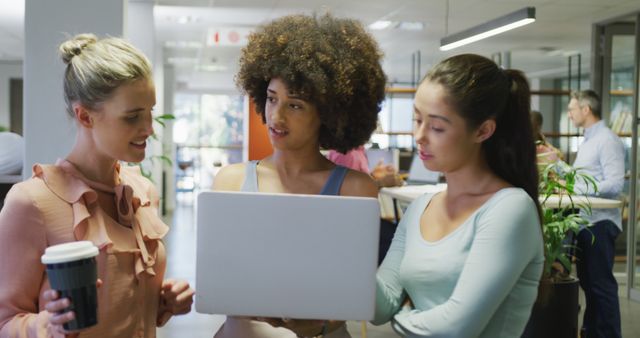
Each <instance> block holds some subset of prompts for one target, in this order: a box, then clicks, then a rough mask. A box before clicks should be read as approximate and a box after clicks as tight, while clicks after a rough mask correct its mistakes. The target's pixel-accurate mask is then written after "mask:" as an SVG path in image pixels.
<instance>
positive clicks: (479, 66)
mask: <svg viewBox="0 0 640 338" xmlns="http://www.w3.org/2000/svg"><path fill="white" fill-rule="evenodd" d="M529 95H530V94H529V85H528V83H527V80H526V78H525V77H524V75H523V74H522V73H521V72H519V71H515V70H502V69H500V68H499V67H498V66H497V65H496V64H495V63H494V62H492V61H491V60H489V59H486V58H484V57H481V56H478V55H471V54H467V55H459V56H454V57H451V58H448V59H446V60H444V61H442V62H441V63H439V64H438V65H436V66H435V68H433V69H432V70H431V71H430V72H429V73H428V74H427V76H426V77H425V78H424V80H423V81H422V82H421V84H420V86H419V87H418V90H417V92H416V97H415V103H414V136H415V139H416V143H417V146H418V151H419V155H420V158H421V159H422V161H423V163H424V165H425V166H426V167H427V168H429V169H430V170H434V171H441V172H443V173H444V175H445V177H446V179H447V189H446V190H445V191H443V192H440V193H437V194H427V195H424V196H421V197H419V198H417V199H416V200H415V201H414V202H413V203H412V204H411V205H410V206H409V208H408V209H407V211H406V213H405V214H404V216H403V218H402V221H401V222H400V224H399V226H398V229H397V231H396V234H395V236H394V238H393V242H392V244H391V248H390V249H389V251H388V253H387V256H386V257H385V259H384V261H383V263H382V265H381V266H380V269H379V271H378V276H377V279H378V288H377V306H376V318H375V319H374V321H373V322H374V324H382V323H385V322H387V321H389V320H391V321H392V324H393V327H394V328H395V329H396V330H397V331H398V332H399V333H400V334H402V335H406V336H411V337H432V336H433V337H492V338H497V337H519V336H520V335H521V334H522V331H523V330H524V327H525V325H526V323H527V320H528V319H529V315H530V313H531V308H532V307H533V303H534V301H535V299H536V295H537V291H538V282H539V280H540V276H541V274H542V266H543V262H544V256H543V244H542V231H541V227H540V206H539V203H538V193H537V185H538V184H537V183H538V176H537V169H536V153H535V152H536V150H535V144H534V141H533V136H532V131H531V121H530V118H529Z"/></svg>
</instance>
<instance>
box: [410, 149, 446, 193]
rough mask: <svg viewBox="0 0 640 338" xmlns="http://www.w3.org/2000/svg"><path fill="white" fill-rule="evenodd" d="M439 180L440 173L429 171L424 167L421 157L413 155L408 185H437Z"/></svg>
mask: <svg viewBox="0 0 640 338" xmlns="http://www.w3.org/2000/svg"><path fill="white" fill-rule="evenodd" d="M439 179H440V172H439V171H432V170H429V169H428V168H427V167H425V166H424V163H423V162H422V160H421V159H420V155H418V154H415V155H413V160H412V161H411V168H409V177H408V178H407V183H408V184H413V185H417V184H437V183H438V181H439Z"/></svg>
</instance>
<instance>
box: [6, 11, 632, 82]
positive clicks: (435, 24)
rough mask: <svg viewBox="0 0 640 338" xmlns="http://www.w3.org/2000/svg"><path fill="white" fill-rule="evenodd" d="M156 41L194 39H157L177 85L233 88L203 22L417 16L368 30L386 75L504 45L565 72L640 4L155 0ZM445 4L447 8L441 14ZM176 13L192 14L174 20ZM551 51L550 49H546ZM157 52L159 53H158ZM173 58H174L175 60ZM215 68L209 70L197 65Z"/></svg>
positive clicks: (542, 72) (14, 39) (222, 50)
mask: <svg viewBox="0 0 640 338" xmlns="http://www.w3.org/2000/svg"><path fill="white" fill-rule="evenodd" d="M155 2H156V7H155V20H156V39H157V46H166V44H165V43H166V42H167V41H174V42H175V41H184V42H194V43H196V45H198V44H199V45H201V46H200V47H187V48H185V47H180V48H178V47H163V48H162V53H161V54H163V62H165V63H167V62H168V60H169V58H171V60H172V61H174V62H176V63H173V64H174V67H175V69H176V79H177V81H178V84H179V88H183V89H195V90H212V89H213V90H215V89H216V88H233V76H234V73H235V71H236V69H237V60H238V55H239V52H240V47H202V45H203V44H204V42H205V39H206V37H207V34H208V33H207V32H208V29H209V28H248V29H251V28H253V27H255V26H256V25H258V24H261V23H264V22H267V21H269V20H271V19H273V18H276V17H279V16H282V15H285V14H290V13H308V14H309V13H318V14H322V13H324V12H326V11H329V12H331V13H332V14H333V15H336V16H347V17H353V18H356V19H359V20H361V21H362V22H363V23H364V24H365V25H368V24H371V23H372V22H374V21H376V20H381V19H384V20H391V21H418V22H422V23H423V24H424V30H422V31H418V32H416V31H403V30H398V29H387V30H384V31H372V33H373V35H374V37H375V38H376V39H377V40H378V42H379V44H380V46H381V47H382V49H383V51H384V53H385V59H384V64H383V66H384V69H385V71H386V72H387V74H388V77H389V79H390V80H391V81H398V82H410V81H411V71H412V68H411V60H412V54H413V53H414V52H416V51H418V50H420V52H421V56H422V57H421V65H422V67H421V73H422V74H424V73H425V72H426V70H427V69H428V68H429V67H430V66H431V65H433V64H435V63H436V62H438V61H439V60H441V59H443V58H444V57H446V56H449V55H453V54H459V53H466V52H472V53H479V54H483V55H486V56H490V55H492V54H494V53H497V52H501V51H510V52H511V66H512V68H518V69H522V70H524V71H525V72H526V73H527V74H528V75H529V76H531V77H546V76H553V75H558V74H566V72H567V56H566V54H569V53H575V52H578V53H580V54H581V55H582V61H583V64H582V69H583V70H588V69H589V62H590V60H589V57H590V55H589V54H590V49H591V41H590V39H591V27H592V24H593V23H595V22H599V21H602V20H605V19H609V18H611V17H616V16H620V15H623V14H626V13H631V12H636V11H638V10H640V1H638V0H528V1H525V0H448V1H447V0H349V1H347V0H308V1H301V0H156V1H155ZM20 3H22V6H23V4H24V0H0V61H1V60H20V59H22V55H23V49H24V47H23V45H24V43H23V41H24V33H23V31H24V30H23V27H22V25H23V24H22V21H23V20H22V17H23V16H24V9H23V7H22V8H20V6H21V5H20ZM447 5H448V16H447ZM525 6H535V7H536V18H537V21H536V22H535V23H533V24H530V25H527V26H524V27H521V28H518V29H515V30H513V31H510V32H507V33H504V34H501V35H498V36H494V37H491V38H489V39H486V40H482V41H479V42H476V43H474V44H471V45H467V46H464V47H461V48H457V49H454V50H452V51H449V52H440V51H439V49H438V47H439V44H440V42H439V41H440V38H442V37H443V36H445V35H447V33H448V34H451V33H455V32H458V31H461V30H464V29H466V28H469V27H472V26H474V25H476V24H480V23H482V22H485V21H488V20H490V19H493V18H495V17H499V16H501V15H504V14H507V13H509V12H512V11H515V10H518V9H520V8H522V7H525ZM181 17H183V18H184V17H190V18H191V21H190V22H187V23H184V24H180V23H177V22H176V21H177V20H178V18H181ZM550 51H551V52H550ZM159 54H160V53H159ZM176 58H180V59H178V61H175V60H176ZM206 68H209V69H211V68H215V69H216V70H215V71H205V70H202V69H206Z"/></svg>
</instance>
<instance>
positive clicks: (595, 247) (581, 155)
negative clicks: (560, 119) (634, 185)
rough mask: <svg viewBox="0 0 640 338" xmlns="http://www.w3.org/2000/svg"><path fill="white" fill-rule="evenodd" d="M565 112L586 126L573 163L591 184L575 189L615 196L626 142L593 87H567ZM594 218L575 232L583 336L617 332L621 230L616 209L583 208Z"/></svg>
mask: <svg viewBox="0 0 640 338" xmlns="http://www.w3.org/2000/svg"><path fill="white" fill-rule="evenodd" d="M568 109H569V118H570V119H571V121H572V122H573V124H574V125H575V126H576V127H579V128H584V140H583V141H582V144H580V146H579V147H578V154H577V155H576V160H575V161H574V163H573V166H574V167H575V168H580V169H581V171H582V172H584V173H586V174H589V175H591V176H592V177H593V178H594V179H595V182H596V185H597V192H596V191H594V189H593V187H592V186H587V185H586V184H585V183H584V182H582V181H580V180H579V181H578V182H576V185H575V187H574V189H575V191H577V192H578V193H581V194H585V195H590V196H599V197H604V198H618V197H619V195H620V193H621V192H622V188H623V186H624V145H623V144H622V142H621V141H620V139H619V138H618V136H617V135H616V134H614V133H613V132H612V131H611V130H610V129H609V128H607V126H606V125H605V124H604V122H603V121H602V120H601V104H600V97H599V96H598V94H596V93H595V92H594V91H592V90H583V91H578V92H573V93H571V100H570V101H569V106H568ZM582 216H583V217H584V218H585V219H587V220H588V221H590V222H591V223H592V225H591V226H589V228H588V229H586V228H585V229H582V230H581V231H580V232H579V233H578V239H577V247H578V249H577V250H576V258H577V260H576V268H577V272H578V278H579V280H580V286H581V287H582V289H583V290H584V294H585V300H586V308H585V312H584V318H583V321H582V331H583V336H582V337H612V338H615V337H620V336H621V328H620V302H619V300H618V283H617V282H616V279H615V277H614V276H613V263H614V256H615V241H616V238H617V237H618V235H619V234H620V232H622V216H621V213H620V209H593V210H592V214H591V215H587V214H583V215H582Z"/></svg>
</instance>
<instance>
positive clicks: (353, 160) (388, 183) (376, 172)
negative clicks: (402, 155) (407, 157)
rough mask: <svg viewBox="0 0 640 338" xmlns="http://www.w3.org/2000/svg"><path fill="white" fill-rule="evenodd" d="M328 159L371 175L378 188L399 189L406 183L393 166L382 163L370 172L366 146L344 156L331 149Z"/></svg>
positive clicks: (350, 151)
mask: <svg viewBox="0 0 640 338" xmlns="http://www.w3.org/2000/svg"><path fill="white" fill-rule="evenodd" d="M327 158H328V159H329V161H331V162H333V163H335V164H337V165H341V166H343V167H347V168H349V169H353V170H357V171H360V172H363V173H367V174H369V175H371V178H373V180H374V181H376V184H377V185H378V188H384V187H398V186H401V185H402V184H403V183H404V181H403V180H402V178H400V175H398V170H397V169H396V168H395V167H394V166H393V164H385V163H383V162H380V163H378V164H376V166H375V168H373V170H371V171H369V160H368V159H367V152H366V151H365V149H364V146H359V147H357V148H354V149H351V150H349V151H347V152H346V153H344V154H343V153H341V152H339V151H336V150H333V149H331V150H329V152H328V153H327Z"/></svg>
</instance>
